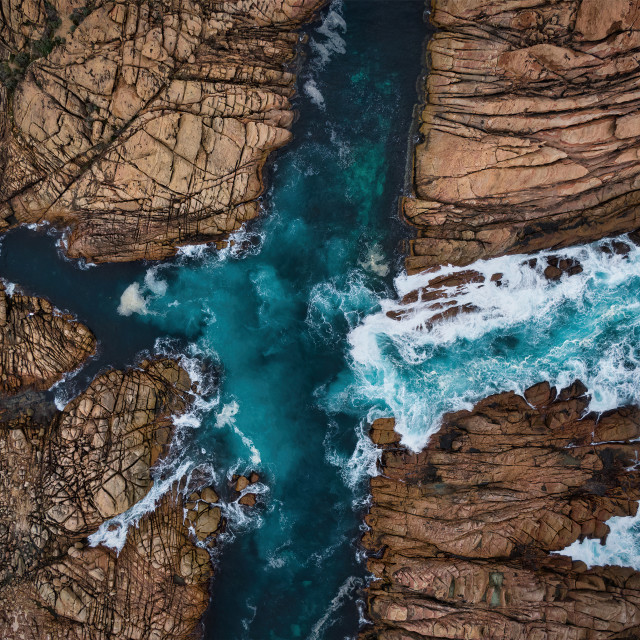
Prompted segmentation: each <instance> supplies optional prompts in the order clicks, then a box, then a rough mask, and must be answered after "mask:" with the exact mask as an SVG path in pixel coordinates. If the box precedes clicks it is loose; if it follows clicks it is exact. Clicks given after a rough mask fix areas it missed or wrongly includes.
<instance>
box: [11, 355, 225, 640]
mask: <svg viewBox="0 0 640 640" xmlns="http://www.w3.org/2000/svg"><path fill="white" fill-rule="evenodd" d="M190 388H191V381H190V379H189V377H188V375H187V373H186V372H185V371H184V370H183V369H181V368H180V367H179V366H178V365H177V363H175V362H174V361H172V360H168V359H159V360H153V361H145V362H143V363H142V364H141V367H140V368H139V369H129V370H127V371H110V372H107V373H105V374H103V375H101V376H98V377H97V378H96V379H95V380H94V381H93V382H92V383H91V385H90V387H89V388H88V389H87V390H86V391H85V392H84V393H82V394H81V395H80V396H78V397H77V398H76V399H75V400H73V401H71V402H70V403H69V404H68V405H67V406H66V407H65V408H64V409H63V410H62V411H59V412H57V413H56V415H55V416H54V417H53V419H52V420H51V421H50V422H49V423H44V424H43V423H38V422H37V421H36V420H34V419H33V418H30V417H28V416H26V415H25V416H23V417H21V418H19V419H16V420H12V421H10V422H5V423H2V424H0V554H1V555H0V560H1V561H0V602H2V607H0V637H3V638H15V639H16V640H17V639H33V640H36V639H38V640H39V639H41V638H45V637H46V638H51V639H55V638H60V639H62V638H64V639H76V638H77V639H88V638H108V637H117V638H123V639H127V638H131V639H134V638H135V639H138V638H149V639H156V638H184V637H187V636H190V634H192V633H193V632H194V629H195V628H196V626H197V624H198V622H199V619H200V617H201V616H202V614H203V613H204V610H205V609H206V606H207V604H208V600H209V595H208V580H209V578H210V576H211V563H210V558H209V553H208V551H207V550H206V549H205V548H203V547H200V546H196V544H195V540H196V539H197V540H200V541H202V542H207V543H208V544H210V545H212V544H214V542H215V538H216V536H217V532H218V531H219V529H220V526H221V516H220V508H219V507H217V506H215V505H214V503H215V502H217V501H218V497H217V495H216V494H215V492H214V491H213V490H212V489H211V488H204V489H202V490H200V491H199V492H198V491H194V492H192V493H191V495H189V497H188V499H185V498H183V497H182V494H183V492H182V491H180V490H179V489H182V487H179V486H174V487H173V490H172V491H171V492H169V493H168V494H166V495H165V496H164V497H163V498H162V499H161V501H160V504H159V506H158V507H157V509H156V510H155V511H153V512H151V513H148V514H147V515H145V516H144V517H143V518H142V519H141V521H140V523H139V526H138V527H131V528H130V529H129V531H128V536H127V541H126V543H125V545H124V548H123V550H122V551H121V553H120V555H116V553H115V552H113V551H112V550H110V549H106V548H104V547H96V548H92V547H90V546H88V545H87V536H89V535H90V534H92V533H94V532H95V531H96V530H97V528H98V527H99V526H100V525H101V524H102V523H103V522H104V521H105V520H108V519H109V518H111V517H113V516H115V515H118V514H121V513H124V512H125V511H127V510H128V509H129V508H130V507H131V506H133V505H134V504H135V503H136V502H137V501H138V500H140V499H141V498H143V497H144V496H145V495H147V493H148V492H149V491H150V490H151V488H152V485H153V480H152V478H151V474H150V467H151V466H152V465H153V464H154V463H155V462H156V461H157V460H158V459H159V457H160V456H161V455H162V454H163V453H164V452H165V451H166V450H167V445H168V443H169V439H170V437H171V432H172V422H171V416H172V415H174V414H176V413H180V412H183V411H184V410H185V409H186V407H187V406H188V404H189V403H190V401H191V395H190ZM183 502H184V504H183ZM184 509H189V511H188V516H187V520H186V521H185V519H184V515H183V513H184ZM190 528H191V532H190ZM194 536H195V537H194Z"/></svg>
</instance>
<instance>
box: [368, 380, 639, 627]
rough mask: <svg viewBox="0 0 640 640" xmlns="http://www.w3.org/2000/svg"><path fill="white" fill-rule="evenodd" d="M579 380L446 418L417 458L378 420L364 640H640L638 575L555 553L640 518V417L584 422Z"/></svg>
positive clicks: (615, 415) (634, 413)
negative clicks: (614, 523)
mask: <svg viewBox="0 0 640 640" xmlns="http://www.w3.org/2000/svg"><path fill="white" fill-rule="evenodd" d="M584 394H585V388H584V386H583V385H581V384H580V383H579V382H576V383H574V384H573V385H572V386H571V387H569V388H567V389H564V390H562V391H561V392H560V393H556V389H555V388H550V387H549V385H548V384H547V383H541V384H539V385H536V386H535V387H532V388H531V389H529V390H528V391H527V392H526V393H525V397H524V398H523V397H521V396H518V395H516V394H514V393H502V394H499V395H495V396H491V397H489V398H486V399H484V400H482V401H481V402H479V403H478V404H477V405H476V406H475V407H474V408H473V410H471V411H460V412H457V413H453V414H448V415H446V416H445V418H444V420H443V424H442V427H441V429H440V430H439V432H438V433H437V434H435V435H434V436H433V437H432V438H431V441H430V443H429V444H428V446H427V447H426V448H425V449H424V450H423V451H422V452H420V453H418V454H416V453H413V452H410V451H408V450H406V449H405V448H404V447H402V446H401V445H400V444H399V436H398V435H397V434H396V433H395V431H394V430H393V425H394V423H393V420H378V421H377V422H375V423H374V425H373V428H372V432H371V435H372V439H373V441H374V442H375V443H376V444H378V445H379V446H381V447H382V448H383V450H384V451H383V455H382V475H380V476H378V477H376V478H373V479H372V480H371V492H372V498H373V503H372V507H371V510H370V513H369V515H368V516H367V523H368V525H369V526H370V527H371V529H370V531H368V532H367V534H366V535H365V537H364V546H365V547H366V549H367V550H368V552H369V554H370V559H369V561H368V567H369V570H370V571H371V572H372V573H373V574H374V575H375V578H376V580H375V581H374V582H373V583H372V584H371V585H370V587H369V592H368V609H369V616H370V619H371V621H372V623H373V624H372V626H371V627H369V628H368V629H366V630H365V631H363V632H362V634H361V636H360V637H361V638H362V639H363V640H365V639H367V640H369V639H371V638H378V639H380V640H419V639H421V638H429V639H433V638H447V639H450V640H453V639H455V640H462V639H465V640H469V639H474V640H476V639H477V640H485V639H489V638H491V639H497V638H500V639H504V640H516V639H518V640H520V639H530V640H534V639H535V640H543V639H549V640H550V639H552V638H553V639H554V640H579V639H580V640H582V639H587V638H588V639H589V640H600V639H604V638H637V637H640V573H639V572H637V571H634V570H632V569H628V568H622V567H604V568H603V567H594V568H592V569H590V570H588V569H587V567H586V566H585V565H584V563H582V562H572V560H571V559H570V558H567V557H565V556H562V555H552V554H551V552H554V551H559V550H561V549H563V548H564V547H566V546H567V545H569V544H571V543H572V542H574V541H575V540H578V539H580V538H584V537H590V538H601V539H603V540H604V539H605V538H606V535H607V532H608V526H607V525H606V524H605V523H606V520H607V519H609V518H610V517H612V516H627V515H633V514H635V513H636V509H637V508H638V503H637V501H638V499H640V471H639V470H638V468H637V460H638V451H639V449H640V444H639V443H638V442H637V440H638V437H639V436H640V409H638V408H621V409H618V410H615V411H610V412H608V413H606V414H603V415H602V416H601V417H600V418H599V419H598V418H597V417H596V416H594V415H593V414H590V415H588V416H586V417H583V416H584V413H585V410H586V408H587V406H588V402H589V398H588V396H586V395H584Z"/></svg>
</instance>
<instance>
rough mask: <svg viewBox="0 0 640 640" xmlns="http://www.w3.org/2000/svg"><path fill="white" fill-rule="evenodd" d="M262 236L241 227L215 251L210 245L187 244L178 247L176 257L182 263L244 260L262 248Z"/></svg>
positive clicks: (243, 226)
mask: <svg viewBox="0 0 640 640" xmlns="http://www.w3.org/2000/svg"><path fill="white" fill-rule="evenodd" d="M263 241H264V235H263V234H262V233H259V232H258V231H255V230H249V229H247V227H246V225H242V227H240V229H238V231H234V232H233V233H231V234H229V238H228V239H227V241H226V244H225V246H224V247H223V248H222V249H218V250H217V251H213V250H212V243H209V244H189V245H183V246H181V247H178V252H177V255H178V257H179V259H181V260H182V261H183V262H186V261H191V260H202V259H205V258H206V259H208V260H211V261H212V262H219V263H224V262H225V261H227V260H229V259H239V258H244V257H246V256H249V255H256V254H257V253H259V252H260V250H261V248H262V242H263Z"/></svg>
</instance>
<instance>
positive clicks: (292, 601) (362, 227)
mask: <svg viewBox="0 0 640 640" xmlns="http://www.w3.org/2000/svg"><path fill="white" fill-rule="evenodd" d="M422 12H423V3H422V1H421V0H415V1H414V0H395V1H393V0H391V1H389V2H366V3H365V2H362V0H345V1H344V5H342V6H341V5H338V4H334V5H333V6H332V8H331V9H330V10H328V11H325V12H324V14H323V16H322V21H321V22H319V23H318V24H316V25H314V26H312V27H311V28H310V30H309V33H310V37H311V40H310V43H309V44H308V45H307V46H306V49H305V50H306V53H307V60H306V61H305V64H304V67H303V72H302V75H301V78H300V88H301V95H300V97H299V98H298V100H297V106H298V108H299V112H300V118H299V119H298V121H297V122H296V124H295V127H294V135H295V138H294V142H293V143H292V144H291V145H289V146H288V147H287V148H286V149H284V150H283V151H282V152H281V153H280V154H278V156H277V159H276V161H275V162H274V163H273V165H272V167H271V170H270V178H269V184H270V188H269V191H268V193H267V194H266V195H265V198H264V204H265V213H264V216H263V217H262V218H261V219H260V220H259V221H257V222H256V223H254V224H253V225H251V227H250V229H249V230H247V231H245V232H243V233H240V234H238V236H237V238H236V241H237V244H236V245H235V246H234V248H233V249H230V250H225V251H223V252H221V253H216V252H214V251H211V250H207V249H204V250H202V249H194V250H189V251H185V252H184V253H183V255H182V256H180V257H179V258H177V259H175V260H172V261H169V262H166V263H163V264H161V265H157V266H150V265H145V264H139V265H126V266H121V265H109V266H101V267H92V268H89V269H87V270H80V269H78V268H77V267H76V266H75V265H74V264H73V263H70V262H67V261H64V260H63V259H61V258H60V257H59V255H58V253H57V252H56V249H55V246H54V239H53V238H52V237H50V236H47V235H46V234H37V233H33V232H28V231H18V232H14V233H12V234H9V235H8V236H7V237H6V238H5V239H4V240H3V241H2V250H1V251H0V273H1V274H2V275H3V276H4V277H5V278H7V279H8V280H13V281H16V282H20V283H21V284H23V285H24V287H25V288H26V289H27V290H29V291H31V292H34V293H37V294H41V295H46V296H48V297H50V298H51V299H52V300H53V301H54V302H55V304H57V305H58V306H60V307H62V308H66V309H68V310H70V311H73V312H74V313H76V314H77V316H78V317H79V318H80V319H82V320H84V321H86V322H87V324H88V325H89V326H90V327H91V328H92V329H93V330H94V331H95V333H96V335H97V336H98V338H99V340H100V343H101V350H100V353H99V355H98V356H97V358H96V359H95V360H94V361H93V362H92V363H91V364H90V365H89V366H88V367H86V368H85V369H83V370H82V371H81V372H80V373H79V374H78V375H77V376H76V378H75V379H74V380H72V381H71V382H69V383H67V384H65V385H62V386H61V387H60V388H58V389H57V390H56V391H55V393H57V395H58V399H59V400H60V399H63V398H65V397H68V396H69V394H71V393H72V392H73V391H74V389H75V390H77V389H78V388H80V387H81V386H82V385H83V384H86V382H87V380H88V379H89V377H90V376H92V375H93V374H94V373H95V372H96V371H97V370H99V369H101V368H103V367H105V366H107V365H116V366H121V365H123V364H128V363H133V362H135V360H136V358H137V355H138V354H139V353H140V352H143V351H151V352H153V351H156V352H162V351H170V352H174V353H182V354H185V356H187V357H189V358H191V359H190V360H185V365H187V366H195V369H194V373H195V374H196V375H199V370H198V368H197V365H194V363H196V362H197V361H198V359H210V360H213V361H214V362H215V363H216V364H217V368H218V369H219V371H220V386H219V388H215V389H214V388H209V387H207V385H206V377H205V378H204V379H203V389H204V390H205V391H206V393H204V396H203V398H202V399H201V400H200V401H199V403H198V406H197V407H196V410H194V412H193V413H192V414H190V415H188V416H186V417H184V418H183V419H181V420H180V421H179V427H180V429H179V434H178V436H179V437H178V440H177V442H176V445H175V447H174V450H173V454H172V457H171V460H170V462H169V464H168V465H167V466H166V467H165V468H164V469H162V470H160V472H159V473H160V476H161V477H162V478H167V477H168V478H170V477H171V475H172V474H174V475H175V474H176V472H177V470H178V469H179V470H180V471H181V472H182V471H184V470H185V469H188V468H190V467H192V466H193V465H195V464H206V465H209V466H210V468H211V470H212V472H213V473H215V475H216V477H217V482H218V485H219V486H221V487H223V488H224V486H225V485H226V478H228V477H230V476H231V475H232V474H233V473H236V472H238V473H239V472H245V471H249V470H252V469H256V470H258V471H259V472H260V474H261V475H262V477H263V479H264V481H265V483H264V485H263V486H262V490H263V491H264V493H263V500H264V507H263V508H262V509H261V510H258V511H257V512H255V513H247V512H246V511H243V510H242V509H240V508H238V507H237V506H235V505H233V504H228V505H227V507H226V515H227V517H228V518H229V534H228V535H227V537H226V542H225V543H224V545H223V548H222V554H221V556H220V561H219V566H218V570H217V577H216V580H215V581H214V584H213V600H212V605H211V608H210V610H209V612H208V614H207V617H206V637H207V638H211V639H213V638H216V639H217V640H221V639H222V640H249V639H251V640H278V639H282V640H285V639H290V638H309V639H312V640H313V639H320V638H323V639H325V640H342V639H343V638H349V637H353V636H354V635H355V634H356V632H357V629H358V624H359V609H358V601H359V599H360V598H361V595H362V594H361V590H362V587H363V585H364V584H365V580H366V575H365V571H364V565H363V562H362V560H361V559H360V558H359V557H358V554H357V551H358V546H357V542H358V539H359V537H360V535H361V529H360V527H361V524H360V523H361V521H362V514H363V511H364V509H365V508H366V506H365V502H366V479H367V477H368V476H367V474H368V473H370V472H374V471H375V462H376V452H375V450H374V449H373V448H372V446H371V445H370V444H369V443H368V440H367V438H366V436H365V431H366V425H367V423H368V421H369V420H370V419H373V418H375V417H378V416H383V415H394V416H395V417H396V418H397V422H398V428H399V430H400V431H401V432H402V434H403V437H404V441H405V442H406V443H407V444H409V445H410V446H412V447H414V448H419V447H421V446H422V445H423V444H424V443H425V442H426V440H427V438H428V436H429V434H430V433H432V432H433V431H434V430H435V429H436V428H437V425H438V423H439V420H440V417H441V415H442V414H443V413H444V412H445V411H448V410H455V409H459V408H461V407H465V406H470V405H471V404H472V403H473V402H475V401H477V400H478V399H480V398H482V397H483V396H485V395H486V394H488V393H492V392H497V391H502V390H505V389H514V390H518V391H522V390H523V389H525V388H526V387H527V386H529V385H531V384H533V383H535V382H538V381H540V380H543V379H549V380H551V381H552V382H553V383H557V384H558V385H563V384H568V383H570V382H571V381H572V380H573V379H574V378H576V377H579V378H581V379H582V380H583V381H584V382H585V384H587V386H588V387H589V389H590V390H591V392H592V394H593V398H594V400H593V403H592V408H593V409H595V410H604V409H607V408H611V407H614V406H617V405H619V404H624V403H626V402H638V401H639V400H640V376H638V373H637V372H638V370H639V369H638V363H639V360H640V353H639V352H638V342H639V340H640V315H639V312H640V250H638V249H637V248H636V247H633V246H631V245H630V252H629V254H628V255H626V256H619V255H615V254H612V253H611V252H607V251H606V248H607V246H608V244H609V241H603V242H600V243H596V244H594V245H591V246H586V247H578V248H576V249H571V250H566V251H565V252H564V253H566V254H569V255H571V256H573V257H574V258H576V259H578V260H579V261H580V262H581V264H582V265H583V268H584V270H583V272H582V273H581V274H580V275H578V276H574V277H571V278H568V277H564V278H562V279H561V280H560V281H559V282H554V283H550V282H548V281H547V280H546V279H545V278H544V277H543V275H542V269H543V266H544V261H543V260H541V261H540V262H539V265H538V267H537V268H536V269H531V268H529V267H528V266H527V265H526V264H525V262H524V259H523V258H522V257H518V256H515V257H505V258H498V259H495V260H491V261H487V262H482V263H478V264H476V265H474V266H475V268H477V269H478V270H480V271H482V272H483V273H485V274H486V275H487V282H486V283H484V284H477V285H472V286H469V287H468V288H467V289H466V290H464V291H457V292H451V297H452V298H456V299H457V300H458V302H459V303H461V304H464V303H467V302H468V303H471V304H473V305H474V306H475V307H476V309H477V310H476V311H475V312H474V313H471V314H464V315H460V316H458V317H457V318H455V319H453V320H451V321H449V322H446V323H441V324H439V325H436V326H435V327H433V328H429V327H428V325H427V320H428V318H429V310H428V308H427V305H426V304H425V303H422V302H418V303H416V304H415V305H413V306H412V307H410V309H409V310H410V313H408V314H407V315H406V317H405V318H404V319H403V320H402V321H401V322H398V321H396V320H393V319H391V318H390V317H388V316H387V315H386V314H387V312H388V311H397V310H398V302H397V299H398V297H402V296H403V295H404V294H406V293H408V292H409V291H412V290H414V289H416V288H419V287H420V286H421V285H423V284H425V282H426V280H428V279H429V277H433V276H411V277H407V276H405V275H403V274H402V255H401V252H400V251H398V243H399V241H400V240H401V239H402V238H403V237H406V236H407V235H409V231H408V229H406V228H403V226H402V225H401V223H400V222H399V220H398V216H397V199H398V196H399V195H401V193H402V191H403V185H404V176H405V165H406V158H407V148H408V136H409V131H410V130H411V121H412V108H413V105H414V103H415V102H416V100H417V92H416V82H417V80H418V78H419V77H420V73H421V66H420V65H421V52H422V44H423V40H424V38H425V35H426V33H427V28H426V26H425V24H424V23H423V21H422ZM603 247H604V248H605V251H604V252H603V250H602V249H603ZM446 270H449V271H450V270H452V269H451V268H444V269H443V271H446ZM496 272H500V273H503V274H504V277H503V279H502V286H497V285H496V284H494V283H491V282H489V280H488V278H489V276H490V275H491V274H493V273H496ZM398 274H400V275H398ZM394 276H397V277H396V278H395V279H394ZM405 310H406V309H405ZM158 486H160V484H158ZM130 520H131V518H130V517H129V516H127V517H124V518H122V519H121V522H123V523H125V524H126V523H127V522H129V521H130ZM627 522H628V521H627ZM616 527H617V529H616V531H619V533H620V535H619V536H618V537H615V536H612V538H613V541H612V543H611V545H607V549H606V550H602V549H600V550H598V549H595V548H592V547H589V548H588V549H587V548H586V547H582V548H580V549H574V550H572V552H573V553H575V554H576V555H578V556H579V555H581V554H582V556H583V557H585V558H586V559H594V558H598V557H599V558H601V559H602V558H606V559H607V560H608V561H614V562H623V563H627V564H628V563H637V559H638V558H640V554H636V553H633V554H631V556H629V554H628V547H629V544H631V542H629V541H630V540H632V541H633V540H635V538H633V537H631V538H630V537H628V534H627V533H625V532H627V530H628V526H627V525H624V526H623V525H620V526H618V525H616ZM123 531H126V529H123ZM115 538H117V536H114V535H112V536H111V537H110V540H111V542H113V541H114V540H115ZM623 548H626V549H627V551H626V553H627V556H624V554H623V553H622V551H621V549H623Z"/></svg>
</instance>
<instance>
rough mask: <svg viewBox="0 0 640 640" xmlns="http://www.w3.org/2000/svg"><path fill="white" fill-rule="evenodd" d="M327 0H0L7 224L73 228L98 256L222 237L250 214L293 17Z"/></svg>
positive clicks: (285, 109) (120, 257)
mask: <svg viewBox="0 0 640 640" xmlns="http://www.w3.org/2000/svg"><path fill="white" fill-rule="evenodd" d="M323 2H324V0H258V1H256V2H254V1H251V2H249V1H247V0H241V1H239V2H213V3H206V2H193V1H191V0H151V1H149V2H142V3H132V2H95V3H93V2H92V3H89V4H86V5H80V4H79V3H77V2H75V1H68V0H52V1H51V3H44V7H45V8H46V10H45V9H43V3H41V2H16V1H14V0H11V1H8V2H6V3H5V4H6V7H4V5H3V7H4V8H3V18H4V20H1V19H0V33H1V34H2V39H1V40H0V63H2V65H4V66H2V69H3V70H4V71H3V73H4V74H5V76H7V77H8V80H10V81H11V82H8V81H5V83H4V84H3V85H0V133H2V136H3V138H2V149H1V151H2V155H3V162H2V169H1V170H0V230H2V229H5V230H6V229H9V228H11V227H14V226H16V225H19V224H25V223H39V222H43V221H48V222H51V223H53V224H55V225H58V226H61V227H68V228H70V229H71V234H70V235H69V237H68V239H67V241H66V251H67V253H68V255H69V256H71V257H73V258H84V259H86V260H89V261H92V262H110V261H127V260H137V259H142V258H145V259H161V258H166V257H168V256H171V255H174V254H175V252H176V247H177V246H179V245H184V244H192V243H202V242H214V241H215V242H218V243H220V241H222V240H224V239H225V238H226V237H227V236H228V235H229V234H230V233H231V232H233V231H236V230H238V229H239V228H240V226H241V225H242V223H243V222H245V221H247V220H250V219H252V218H255V217H256V216H257V215H258V208H259V205H258V201H257V198H258V196H259V195H260V194H261V193H262V190H263V183H262V171H263V167H264V164H265V161H266V159H267V156H268V155H269V154H270V153H271V152H272V151H274V150H275V149H277V148H279V147H281V146H282V145H283V144H285V143H286V142H288V141H289V139H290V137H291V134H290V131H289V129H290V127H291V124H292V122H293V118H294V114H293V110H292V106H291V102H290V100H291V97H292V95H293V93H294V82H295V73H294V69H293V67H292V63H293V62H294V58H295V55H296V49H297V45H298V42H299V36H298V32H297V29H298V28H299V27H300V25H301V24H303V23H304V22H306V21H308V20H310V19H311V17H312V16H313V15H314V11H315V10H316V9H317V8H318V7H319V6H320V5H321V4H323ZM72 10H73V13H72ZM48 14H50V15H48ZM58 16H59V18H61V19H62V20H59V19H58ZM69 17H71V20H69ZM59 23H60V24H59ZM58 24H59V26H56V27H55V28H57V29H58V30H57V31H56V33H55V34H54V33H53V31H52V27H51V25H58ZM61 36H62V37H64V41H62V40H59V39H56V38H60V37H61ZM36 40H37V42H36V44H34V42H35V41H36ZM36 54H38V55H42V57H39V58H37V59H32V58H33V57H37V56H36ZM30 56H31V57H32V58H30ZM10 57H11V59H12V60H14V62H12V63H9V62H8V60H9V58H10ZM15 61H19V62H20V63H21V64H17V63H15ZM29 62H30V64H29ZM21 65H22V66H21Z"/></svg>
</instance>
